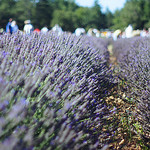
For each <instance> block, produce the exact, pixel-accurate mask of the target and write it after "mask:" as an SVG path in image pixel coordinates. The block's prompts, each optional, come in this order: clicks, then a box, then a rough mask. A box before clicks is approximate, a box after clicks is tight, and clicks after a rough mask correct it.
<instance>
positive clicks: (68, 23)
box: [51, 10, 76, 32]
mask: <svg viewBox="0 0 150 150" xmlns="http://www.w3.org/2000/svg"><path fill="white" fill-rule="evenodd" d="M62 14H63V15H62ZM55 24H59V25H60V26H61V27H62V29H63V30H64V31H71V32H74V30H75V28H76V15H75V13H74V12H73V11H69V10H68V11H65V10H55V11H54V14H53V19H52V22H51V27H53V26H54V25H55Z"/></svg>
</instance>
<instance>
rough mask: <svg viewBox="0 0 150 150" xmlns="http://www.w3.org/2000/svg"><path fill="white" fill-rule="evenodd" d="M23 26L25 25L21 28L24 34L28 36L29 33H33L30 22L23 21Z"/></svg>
mask: <svg viewBox="0 0 150 150" xmlns="http://www.w3.org/2000/svg"><path fill="white" fill-rule="evenodd" d="M24 24H25V25H24V28H23V31H24V33H25V34H28V35H30V34H31V32H33V31H34V28H33V25H32V24H31V21H30V20H25V21H24Z"/></svg>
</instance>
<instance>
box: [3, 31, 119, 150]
mask: <svg viewBox="0 0 150 150" xmlns="http://www.w3.org/2000/svg"><path fill="white" fill-rule="evenodd" d="M95 40H96V42H94V41H95ZM106 47H107V44H105V42H104V40H102V39H95V38H94V37H93V38H92V37H90V38H89V37H87V36H83V37H76V36H74V35H70V34H68V33H64V34H62V35H61V36H59V37H58V36H57V34H55V33H53V32H51V31H50V32H49V33H48V34H37V33H34V34H32V35H31V36H27V35H22V34H21V33H19V32H18V33H16V34H13V35H11V36H10V35H8V34H4V35H1V36H0V149H5V150H6V149H9V150H11V149H12V150H17V149H18V150H20V149H26V150H32V149H34V150H36V149H37V150H39V149H52V150H54V149H60V150H66V149H93V150H94V149H100V148H102V147H103V146H104V145H107V144H109V143H111V142H112V137H113V132H114V131H115V130H116V129H115V128H116V126H117V125H116V124H117V122H116V123H114V122H115V119H113V116H112V115H111V114H112V112H110V110H109V109H110V108H109V107H108V106H107V105H106V103H105V100H104V99H105V97H106V96H107V95H108V93H109V89H110V88H111V87H112V85H113V77H112V73H111V71H110V68H109V66H108V57H109V53H108V52H107V49H106ZM8 143H9V144H8ZM8 145H9V146H8Z"/></svg>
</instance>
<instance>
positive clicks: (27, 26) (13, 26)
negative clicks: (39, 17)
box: [0, 18, 49, 34]
mask: <svg viewBox="0 0 150 150" xmlns="http://www.w3.org/2000/svg"><path fill="white" fill-rule="evenodd" d="M18 30H19V27H18V25H17V22H16V21H15V20H13V19H12V18H10V19H9V21H8V23H7V25H6V30H4V29H3V28H1V29H0V34H2V33H4V32H6V33H9V34H13V33H16V32H17V31H18ZM48 30H49V29H48V28H47V26H44V27H43V28H42V29H41V30H40V29H38V28H35V29H34V27H33V25H32V24H31V20H25V21H24V27H23V30H22V32H23V33H25V34H31V33H32V32H43V33H46V32H48ZM20 31H21V30H20Z"/></svg>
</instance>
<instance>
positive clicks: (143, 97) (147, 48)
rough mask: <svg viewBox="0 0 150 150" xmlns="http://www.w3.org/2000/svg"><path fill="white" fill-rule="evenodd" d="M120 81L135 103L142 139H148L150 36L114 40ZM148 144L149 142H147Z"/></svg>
mask: <svg viewBox="0 0 150 150" xmlns="http://www.w3.org/2000/svg"><path fill="white" fill-rule="evenodd" d="M113 46H114V55H115V56H116V57H117V60H118V63H119V67H120V68H119V73H120V74H119V77H120V79H121V80H120V81H121V82H122V81H123V82H124V83H125V90H127V93H128V96H129V98H130V99H131V98H132V99H133V100H134V101H135V102H136V104H137V109H136V110H137V114H138V117H137V118H138V121H139V122H140V123H141V125H142V128H143V134H142V135H141V136H142V137H143V139H144V140H145V141H146V142H148V141H150V38H141V37H135V38H131V39H120V40H118V41H116V42H114V45H113ZM149 144H150V143H149Z"/></svg>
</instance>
